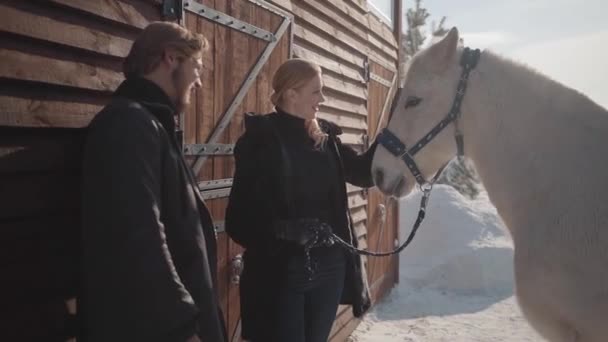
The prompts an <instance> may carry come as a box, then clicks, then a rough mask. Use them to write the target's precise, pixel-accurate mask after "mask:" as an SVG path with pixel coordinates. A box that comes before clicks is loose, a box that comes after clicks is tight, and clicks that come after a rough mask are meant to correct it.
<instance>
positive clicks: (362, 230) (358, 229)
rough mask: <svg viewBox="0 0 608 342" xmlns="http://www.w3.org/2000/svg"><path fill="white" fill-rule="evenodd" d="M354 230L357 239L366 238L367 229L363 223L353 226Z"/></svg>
mask: <svg viewBox="0 0 608 342" xmlns="http://www.w3.org/2000/svg"><path fill="white" fill-rule="evenodd" d="M354 229H355V236H356V237H357V239H360V238H366V236H367V227H366V226H365V224H364V223H363V222H361V223H359V224H355V226H354Z"/></svg>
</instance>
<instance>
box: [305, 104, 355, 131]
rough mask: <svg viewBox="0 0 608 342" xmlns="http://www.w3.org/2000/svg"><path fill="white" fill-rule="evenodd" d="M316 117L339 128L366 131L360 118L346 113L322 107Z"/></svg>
mask: <svg viewBox="0 0 608 342" xmlns="http://www.w3.org/2000/svg"><path fill="white" fill-rule="evenodd" d="M317 117H319V118H321V119H325V120H327V121H330V122H333V123H335V124H336V125H338V126H340V127H347V128H351V129H358V130H362V131H367V123H366V122H365V121H364V120H362V119H361V117H356V116H353V115H350V113H348V112H342V113H340V111H337V110H333V109H330V108H327V107H324V108H323V109H322V110H321V111H319V112H317Z"/></svg>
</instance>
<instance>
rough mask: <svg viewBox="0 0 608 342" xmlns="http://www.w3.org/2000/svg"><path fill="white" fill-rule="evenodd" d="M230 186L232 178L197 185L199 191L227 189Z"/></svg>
mask: <svg viewBox="0 0 608 342" xmlns="http://www.w3.org/2000/svg"><path fill="white" fill-rule="evenodd" d="M231 186H232V178H226V179H215V180H210V181H204V182H199V183H198V189H199V190H200V191H206V190H213V189H219V188H229V187H231Z"/></svg>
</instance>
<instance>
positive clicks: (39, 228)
mask: <svg viewBox="0 0 608 342" xmlns="http://www.w3.org/2000/svg"><path fill="white" fill-rule="evenodd" d="M79 232H80V216H79V213H78V211H73V212H66V213H63V214H56V215H44V216H35V217H27V218H23V219H19V220H11V221H0V233H1V234H2V242H1V248H0V265H2V266H7V265H13V266H14V267H19V266H18V265H19V264H23V263H25V262H30V261H37V260H38V261H45V260H48V261H49V263H48V264H47V265H46V266H52V263H51V261H62V262H65V266H66V268H65V269H63V270H62V271H60V272H57V276H58V278H61V276H65V277H66V278H70V277H69V274H65V273H69V267H68V266H75V265H73V263H76V262H77V260H74V257H75V255H76V254H77V250H78V248H79V243H80V241H79V237H80V235H79ZM32 251H36V253H32ZM66 259H67V260H66ZM70 259H71V260H72V262H69V260H70ZM60 265H61V264H60ZM56 266H58V265H56ZM73 271H74V272H75V271H76V270H75V269H74V270H73ZM53 281H58V282H61V281H62V280H61V279H57V278H55V280H53V279H48V280H47V282H53Z"/></svg>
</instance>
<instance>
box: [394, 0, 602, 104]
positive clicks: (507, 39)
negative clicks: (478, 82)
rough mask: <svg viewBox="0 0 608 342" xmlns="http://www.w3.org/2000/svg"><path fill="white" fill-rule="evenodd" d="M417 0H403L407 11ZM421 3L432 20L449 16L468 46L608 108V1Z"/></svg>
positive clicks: (433, 0)
mask: <svg viewBox="0 0 608 342" xmlns="http://www.w3.org/2000/svg"><path fill="white" fill-rule="evenodd" d="M414 3H415V1H414V0H404V11H405V10H407V8H411V7H413V6H414ZM583 3H584V5H582V4H583ZM422 6H423V7H425V8H426V9H427V10H428V12H429V13H430V14H431V17H429V19H428V20H427V22H428V23H429V24H430V23H431V22H433V21H436V22H438V21H439V20H440V19H441V17H442V16H446V17H447V20H446V24H445V27H446V28H450V27H452V26H456V27H457V28H458V30H459V32H460V35H461V37H462V38H463V39H464V43H465V45H466V46H469V47H472V48H481V49H486V48H487V49H490V50H492V51H494V52H496V53H498V54H501V55H503V56H506V57H509V58H511V59H514V60H516V61H519V62H521V63H524V64H527V65H529V66H531V67H533V68H535V69H536V70H538V71H540V72H542V73H544V74H545V75H547V76H549V77H551V78H553V79H554V80H556V81H558V82H561V83H563V84H565V85H567V86H569V87H571V88H574V89H576V90H578V91H580V92H582V93H584V94H586V95H587V96H589V97H590V98H591V99H592V100H594V101H595V102H596V103H598V104H600V105H602V106H603V107H604V108H607V109H608V1H606V0H585V1H575V0H513V1H498V0H486V1H482V0H459V1H454V0H423V1H422ZM429 31H430V28H429V29H427V32H429Z"/></svg>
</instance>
